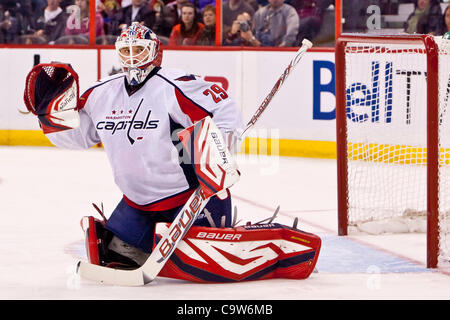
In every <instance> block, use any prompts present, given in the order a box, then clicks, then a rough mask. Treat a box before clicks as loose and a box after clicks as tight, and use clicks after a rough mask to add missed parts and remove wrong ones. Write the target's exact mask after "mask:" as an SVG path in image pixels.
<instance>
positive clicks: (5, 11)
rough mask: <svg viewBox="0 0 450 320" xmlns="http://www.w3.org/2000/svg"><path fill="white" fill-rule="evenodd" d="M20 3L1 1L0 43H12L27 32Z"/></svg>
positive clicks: (10, 0)
mask: <svg viewBox="0 0 450 320" xmlns="http://www.w3.org/2000/svg"><path fill="white" fill-rule="evenodd" d="M20 11H21V5H20V3H18V2H16V1H12V0H3V1H0V43H12V42H14V41H15V40H16V38H17V37H18V36H20V35H21V34H22V33H23V31H24V30H25V25H24V20H25V19H24V17H23V15H22V14H21V12H20Z"/></svg>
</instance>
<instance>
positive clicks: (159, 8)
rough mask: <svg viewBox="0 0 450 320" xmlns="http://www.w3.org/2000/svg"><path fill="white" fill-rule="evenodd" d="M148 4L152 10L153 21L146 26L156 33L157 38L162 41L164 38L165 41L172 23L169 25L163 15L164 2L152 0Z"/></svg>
mask: <svg viewBox="0 0 450 320" xmlns="http://www.w3.org/2000/svg"><path fill="white" fill-rule="evenodd" d="M148 5H149V7H150V10H151V11H152V12H154V22H153V24H152V25H151V26H150V25H147V26H148V27H149V28H150V29H151V30H152V31H153V32H155V33H156V34H157V35H158V38H159V40H161V41H163V42H164V40H165V42H166V43H167V42H168V41H169V40H168V39H169V37H170V32H171V31H172V27H173V25H171V24H170V23H169V22H168V21H167V19H166V17H165V11H164V6H165V5H164V2H163V1H162V0H152V1H150V2H149V4H148ZM150 23H152V22H150Z"/></svg>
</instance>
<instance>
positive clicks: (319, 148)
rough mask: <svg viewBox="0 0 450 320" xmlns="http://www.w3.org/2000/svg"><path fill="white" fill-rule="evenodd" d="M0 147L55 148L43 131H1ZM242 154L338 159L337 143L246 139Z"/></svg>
mask: <svg viewBox="0 0 450 320" xmlns="http://www.w3.org/2000/svg"><path fill="white" fill-rule="evenodd" d="M0 145H8V146H53V145H52V143H51V142H50V141H49V140H48V139H47V137H46V136H45V135H44V134H43V133H42V131H41V130H0ZM241 153H246V154H254V155H271V156H284V157H307V158H326V159H335V158H336V142H334V141H309V140H293V139H292V140H291V139H267V138H246V139H245V140H244V142H243V143H242V146H241Z"/></svg>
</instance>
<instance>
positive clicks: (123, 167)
mask: <svg viewBox="0 0 450 320" xmlns="http://www.w3.org/2000/svg"><path fill="white" fill-rule="evenodd" d="M151 75H152V76H151V77H149V78H147V79H146V82H145V83H144V84H143V86H142V87H141V88H140V89H139V90H137V91H136V92H134V93H132V94H131V95H129V93H128V92H127V90H126V86H125V82H126V80H125V74H118V75H114V76H110V77H108V78H105V79H102V80H100V81H98V82H97V83H96V84H95V85H94V86H92V87H91V88H90V89H88V90H87V91H86V92H85V93H84V94H83V95H82V97H81V101H82V105H84V107H83V108H82V109H81V110H80V122H81V125H80V127H79V128H77V129H71V130H66V131H60V132H55V133H50V134H47V137H48V138H49V140H50V141H51V142H52V143H53V144H54V145H56V146H58V147H61V148H70V149H80V148H89V147H92V146H94V145H95V144H98V143H100V142H101V143H102V144H103V146H104V149H105V151H106V153H107V155H108V158H109V161H110V163H111V167H112V170H113V174H114V179H115V182H116V184H117V185H118V187H119V188H120V190H121V191H122V192H123V194H124V199H125V200H126V201H127V203H128V204H130V205H132V206H134V207H137V208H140V209H143V210H149V211H160V210H168V209H171V208H174V207H177V206H180V205H183V204H184V202H185V201H186V200H187V199H188V198H189V196H190V194H191V193H192V192H193V190H194V189H195V188H196V187H197V185H198V181H197V179H196V176H195V174H194V171H193V168H192V166H190V165H188V164H183V163H181V164H180V162H179V160H178V154H179V153H180V152H182V147H181V143H180V142H179V141H178V137H177V135H176V131H177V129H183V128H186V127H189V126H191V125H192V124H193V123H194V122H196V121H198V120H200V119H202V118H204V117H205V116H207V115H210V116H212V118H213V120H214V123H215V124H216V125H217V127H218V128H219V129H220V130H221V131H222V132H223V133H224V132H233V133H234V134H235V135H238V134H239V133H240V131H241V130H242V127H243V124H242V118H241V114H240V111H239V109H238V108H237V106H236V104H235V103H234V102H233V101H232V100H231V98H229V97H228V94H227V93H226V92H225V91H224V90H223V89H222V88H220V87H219V86H217V85H215V84H214V83H212V82H206V81H204V80H201V79H199V78H198V77H196V76H193V75H187V74H185V73H184V72H181V71H179V70H167V69H160V68H155V69H154V70H153V71H152V73H151Z"/></svg>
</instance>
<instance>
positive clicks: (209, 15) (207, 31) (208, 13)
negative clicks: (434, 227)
mask: <svg viewBox="0 0 450 320" xmlns="http://www.w3.org/2000/svg"><path fill="white" fill-rule="evenodd" d="M203 23H204V25H205V27H204V28H203V30H202V32H200V35H199V36H198V39H197V43H196V44H198V45H201V46H214V45H215V44H216V7H215V6H213V5H210V4H208V5H206V6H205V8H204V9H203Z"/></svg>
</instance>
